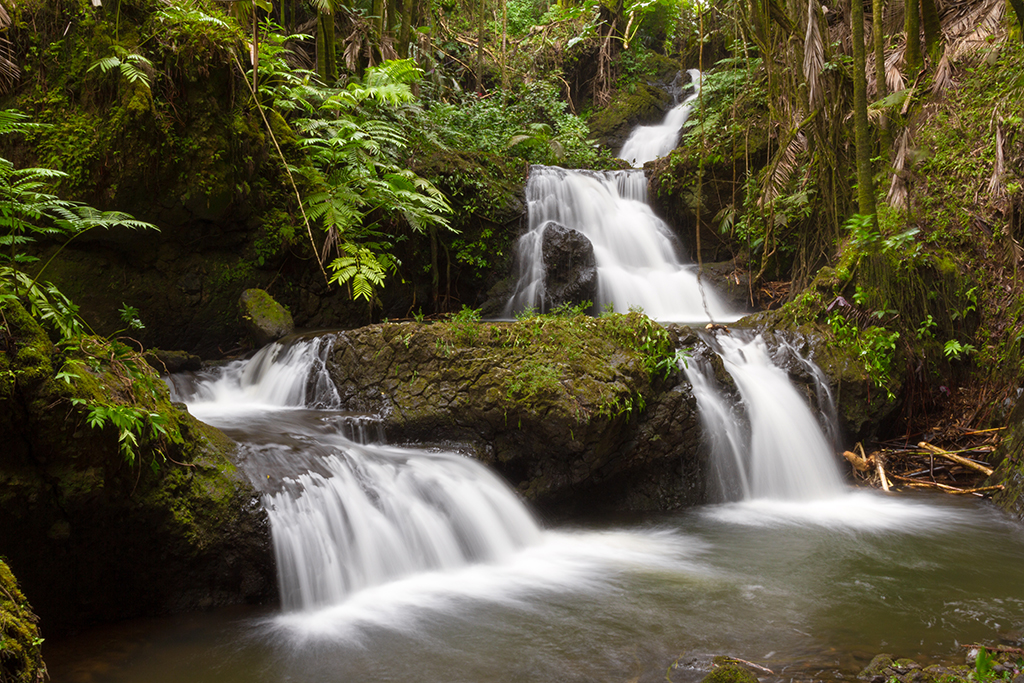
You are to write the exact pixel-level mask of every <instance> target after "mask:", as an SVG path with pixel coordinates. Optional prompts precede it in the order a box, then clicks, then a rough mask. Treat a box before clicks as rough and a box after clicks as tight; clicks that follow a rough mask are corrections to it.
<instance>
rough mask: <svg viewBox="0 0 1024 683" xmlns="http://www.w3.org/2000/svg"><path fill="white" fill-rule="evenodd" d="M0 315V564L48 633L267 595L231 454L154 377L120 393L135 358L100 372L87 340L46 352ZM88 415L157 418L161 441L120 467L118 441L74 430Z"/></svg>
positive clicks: (14, 312)
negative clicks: (92, 409)
mask: <svg viewBox="0 0 1024 683" xmlns="http://www.w3.org/2000/svg"><path fill="white" fill-rule="evenodd" d="M2 313H3V317H4V320H5V323H6V324H5V326H4V327H0V343H2V349H0V434H3V436H4V447H3V455H2V456H0V554H2V555H4V556H6V557H7V560H8V562H9V563H10V565H11V567H12V568H13V569H14V571H15V572H17V574H18V576H19V578H20V580H21V582H22V586H23V589H24V590H25V592H26V594H27V595H28V596H29V597H30V598H31V599H32V601H33V604H34V605H35V607H36V609H37V611H38V613H39V615H40V617H41V618H42V623H43V626H44V627H45V628H46V629H47V632H49V633H53V632H57V631H61V630H64V629H67V628H73V627H77V626H79V625H82V624H86V623H89V622H95V621H103V620H112V619H123V618H127V617H132V616H138V615H146V614H159V613H166V612H171V611H180V610H185V609H196V608H200V607H208V606H213V605H218V604H227V603H234V602H240V601H246V600H261V599H265V598H268V597H270V596H272V595H273V593H274V579H273V569H272V559H271V555H270V551H269V533H268V529H267V521H266V518H265V515H264V513H263V511H262V509H261V507H260V505H259V501H258V499H257V498H256V495H255V493H254V490H253V489H252V487H251V486H250V485H249V484H248V483H247V482H246V481H244V480H243V478H242V477H241V476H240V475H239V474H238V473H237V471H236V469H235V466H234V465H233V464H232V462H231V460H230V457H229V456H230V455H231V453H232V451H233V444H232V443H231V442H230V441H229V440H228V439H227V438H226V437H224V436H223V435H222V434H220V432H218V431H216V430H214V429H212V428H210V427H207V426H206V425H203V424H202V423H200V422H198V421H196V420H194V419H192V418H191V417H190V416H189V415H188V414H187V413H185V412H184V411H183V410H180V409H179V408H178V407H175V406H174V405H172V404H171V403H170V400H169V398H168V392H167V390H166V387H164V386H163V384H162V382H160V381H159V380H158V379H156V378H155V375H152V374H148V377H149V378H150V382H151V383H150V384H148V386H150V387H152V391H153V393H152V394H149V393H148V392H145V391H142V390H140V388H139V385H138V383H137V382H126V378H125V374H124V373H123V372H122V371H121V370H123V368H124V367H126V366H125V364H127V363H131V364H132V367H133V368H135V369H136V371H137V372H144V373H151V372H152V371H149V370H148V368H147V367H146V366H145V363H144V361H142V360H141V357H134V356H123V357H121V358H119V359H118V360H116V361H113V362H108V358H109V357H108V356H107V355H106V354H108V353H111V351H110V349H111V347H110V346H109V345H107V343H106V342H105V340H98V339H91V338H85V339H83V340H82V341H81V343H80V344H79V345H78V346H77V347H74V348H65V349H59V348H57V347H55V346H54V345H53V344H52V343H51V342H50V340H49V338H48V337H47V335H46V333H45V332H44V331H43V330H42V329H41V328H40V327H39V326H38V325H37V324H36V322H35V321H34V320H33V319H32V318H31V317H30V316H29V315H28V314H27V313H26V312H25V310H24V309H23V308H22V307H21V306H20V305H19V304H17V303H16V302H14V301H10V300H8V301H7V302H6V303H5V305H4V307H3V309H2ZM98 357H102V358H103V359H104V360H103V363H102V364H91V363H90V360H89V359H90V358H93V359H96V358H98ZM69 361H79V362H78V363H74V362H72V363H69ZM95 368H98V370H97V369H95ZM58 372H60V373H62V375H61V376H59V377H58ZM68 373H72V374H77V378H71V377H69V376H68ZM95 405H99V406H106V407H108V408H111V409H113V408H117V407H129V408H130V407H136V406H137V407H139V408H141V409H142V410H143V411H145V413H150V414H155V415H159V416H162V424H163V427H164V431H165V434H164V435H163V436H160V435H158V434H156V433H151V434H142V435H137V438H138V440H139V447H138V448H137V449H136V450H135V452H134V456H133V457H132V458H131V462H129V459H128V458H126V456H125V451H124V449H123V447H122V445H121V443H119V439H121V440H122V442H123V439H124V438H125V434H124V433H123V432H120V431H119V430H118V429H117V428H115V427H113V426H111V422H110V421H108V422H107V425H106V426H105V427H104V428H102V429H98V428H95V427H91V426H90V425H89V424H88V423H87V420H86V418H87V416H88V412H87V408H88V407H89V406H95Z"/></svg>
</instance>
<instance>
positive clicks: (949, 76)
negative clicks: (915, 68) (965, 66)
mask: <svg viewBox="0 0 1024 683" xmlns="http://www.w3.org/2000/svg"><path fill="white" fill-rule="evenodd" d="M952 86H953V66H952V65H951V64H950V62H949V46H948V45H947V46H946V49H945V50H944V51H943V53H942V59H940V60H939V65H938V67H936V69H935V80H934V81H932V94H933V95H938V94H940V93H942V92H944V91H945V90H946V89H947V88H951V87H952Z"/></svg>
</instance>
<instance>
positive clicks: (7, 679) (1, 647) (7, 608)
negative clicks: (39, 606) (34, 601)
mask: <svg viewBox="0 0 1024 683" xmlns="http://www.w3.org/2000/svg"><path fill="white" fill-rule="evenodd" d="M37 622H38V618H37V617H36V615H35V614H33V613H32V607H31V606H30V605H29V604H28V600H26V599H25V595H24V594H23V593H22V592H21V589H20V588H19V587H18V582H17V580H16V579H15V578H14V574H12V573H11V568H10V567H8V566H7V563H6V562H4V561H3V559H2V558H0V681H2V683H42V681H44V680H46V665H45V664H43V657H42V654H41V652H40V646H41V645H42V642H43V639H42V637H41V636H40V635H39V627H38V625H37Z"/></svg>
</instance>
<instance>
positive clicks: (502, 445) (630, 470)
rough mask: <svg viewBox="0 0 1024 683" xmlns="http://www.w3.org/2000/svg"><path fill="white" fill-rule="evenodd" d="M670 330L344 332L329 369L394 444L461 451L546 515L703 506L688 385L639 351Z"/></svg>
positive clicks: (496, 326) (621, 324)
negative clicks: (651, 364) (378, 418)
mask: <svg viewBox="0 0 1024 683" xmlns="http://www.w3.org/2000/svg"><path fill="white" fill-rule="evenodd" d="M662 335H663V339H664V344H665V348H666V349H670V350H671V349H674V348H675V346H674V343H675V341H677V338H676V337H675V336H674V335H672V334H670V333H669V332H667V331H666V330H665V329H664V328H661V327H660V326H658V325H657V324H655V323H653V322H651V321H649V320H648V319H647V318H646V317H644V316H643V315H641V314H639V313H630V314H628V315H616V316H609V317H607V318H600V319H595V318H590V317H587V316H582V315H579V316H571V317H569V316H544V317H537V318H527V319H523V320H519V321H516V322H496V323H478V322H473V321H458V320H454V319H453V320H452V321H451V322H448V323H440V324H433V325H430V324H423V323H385V324H381V325H372V326H369V327H363V328H359V329H355V330H350V331H346V332H341V333H337V335H336V337H335V340H334V348H333V351H332V352H331V353H330V355H329V356H328V358H327V361H326V363H327V367H328V370H329V372H330V374H331V377H332V379H333V380H334V382H335V384H336V385H337V388H338V391H339V395H340V396H341V399H342V402H343V407H344V408H345V409H348V410H354V411H364V412H372V413H376V414H378V415H381V416H382V420H383V424H384V429H385V433H386V434H387V437H388V440H389V441H390V442H392V443H396V442H397V443H416V444H427V445H428V446H429V445H437V446H443V447H446V448H452V447H455V448H457V449H459V450H462V451H464V452H466V453H467V454H469V455H472V456H474V457H476V458H478V459H480V460H482V461H484V462H486V463H488V464H489V465H491V466H492V467H494V468H495V469H496V470H497V471H498V472H499V473H501V474H502V475H503V476H504V477H505V479H506V480H508V481H509V482H510V483H511V484H512V485H513V486H514V487H516V488H517V489H518V490H519V491H520V493H522V495H524V496H525V497H526V498H528V499H530V500H532V501H534V502H536V503H538V504H539V505H541V506H542V507H544V508H545V509H546V510H548V511H557V512H568V511H570V510H571V509H573V508H576V507H580V508H581V509H582V508H586V509H589V510H591V511H592V510H594V509H602V508H603V509H632V510H636V509H645V510H653V509H672V508H676V507H680V506H682V505H686V504H695V503H698V502H702V501H703V500H704V499H705V496H704V485H705V484H704V482H705V479H706V477H705V476H704V467H705V457H704V451H703V450H702V445H701V441H700V429H699V426H698V420H697V413H696V401H695V399H694V397H693V395H692V393H691V391H690V386H689V383H688V382H686V381H685V380H684V379H683V378H682V375H681V373H680V372H678V371H677V370H676V371H673V372H670V373H669V374H668V375H667V376H665V375H663V374H662V373H661V372H660V371H659V372H652V371H651V370H650V369H649V366H648V365H645V354H644V352H643V350H638V343H640V344H641V345H642V344H643V343H646V342H638V341H637V340H650V339H655V338H658V339H661V338H662ZM673 340H675V341H673Z"/></svg>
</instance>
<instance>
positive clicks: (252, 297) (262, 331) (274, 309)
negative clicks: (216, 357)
mask: <svg viewBox="0 0 1024 683" xmlns="http://www.w3.org/2000/svg"><path fill="white" fill-rule="evenodd" d="M238 314H239V316H240V317H241V319H242V326H243V327H244V328H245V333H246V334H247V335H249V338H250V339H252V341H253V344H255V345H256V346H257V347H260V346H266V345H267V344H269V343H270V342H274V341H277V340H278V339H280V338H281V337H286V336H288V335H289V334H291V333H292V332H294V331H295V322H294V321H293V320H292V314H291V313H289V312H288V309H286V308H285V307H284V306H282V305H281V304H279V303H277V302H276V301H274V299H273V297H271V296H270V295H269V294H267V293H266V292H265V291H263V290H262V289H247V290H245V291H244V292H242V296H240V297H239V298H238Z"/></svg>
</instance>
